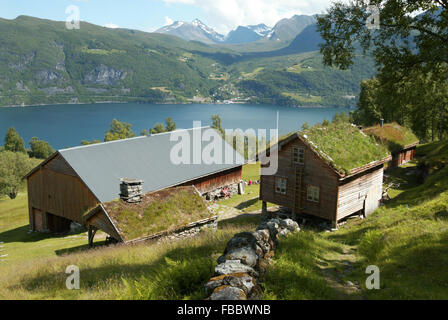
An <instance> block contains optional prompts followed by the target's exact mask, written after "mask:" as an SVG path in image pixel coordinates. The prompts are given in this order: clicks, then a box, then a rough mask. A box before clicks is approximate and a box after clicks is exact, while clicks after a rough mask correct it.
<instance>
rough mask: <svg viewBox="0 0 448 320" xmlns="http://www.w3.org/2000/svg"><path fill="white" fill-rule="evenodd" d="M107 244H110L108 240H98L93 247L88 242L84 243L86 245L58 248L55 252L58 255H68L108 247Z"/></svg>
mask: <svg viewBox="0 0 448 320" xmlns="http://www.w3.org/2000/svg"><path fill="white" fill-rule="evenodd" d="M86 241H87V240H86ZM107 246H108V245H107V244H106V241H98V242H95V243H94V247H93V248H92V247H90V246H89V245H88V244H84V245H80V246H77V247H72V248H66V249H61V250H56V251H55V253H56V255H57V256H66V255H69V254H74V253H81V252H85V251H89V250H92V249H98V248H102V247H107Z"/></svg>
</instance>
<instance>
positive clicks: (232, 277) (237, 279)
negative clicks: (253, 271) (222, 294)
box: [205, 273, 256, 295]
mask: <svg viewBox="0 0 448 320" xmlns="http://www.w3.org/2000/svg"><path fill="white" fill-rule="evenodd" d="M224 285H226V286H231V287H235V288H238V289H241V290H243V291H244V293H245V294H246V295H247V294H249V293H250V292H251V291H252V290H253V289H254V287H255V286H256V281H255V279H254V278H253V277H251V276H250V275H248V274H247V273H233V274H226V275H221V276H218V277H214V278H211V279H210V281H209V282H207V283H206V284H205V290H206V292H207V294H210V293H212V292H213V291H214V290H215V289H216V288H218V287H221V286H224Z"/></svg>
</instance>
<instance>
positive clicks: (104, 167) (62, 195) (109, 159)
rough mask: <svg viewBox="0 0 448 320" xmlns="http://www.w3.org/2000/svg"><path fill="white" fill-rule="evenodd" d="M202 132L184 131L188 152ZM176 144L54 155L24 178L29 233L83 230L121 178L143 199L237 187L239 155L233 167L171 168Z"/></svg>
mask: <svg viewBox="0 0 448 320" xmlns="http://www.w3.org/2000/svg"><path fill="white" fill-rule="evenodd" d="M204 129H208V128H194V129H189V130H183V131H185V132H184V133H185V134H184V136H185V137H188V138H186V139H191V141H189V143H188V145H190V147H191V149H192V148H193V145H194V143H195V142H194V141H193V139H194V137H195V136H199V137H201V136H202V130H204ZM199 142H200V141H199ZM213 142H214V143H216V144H217V148H221V147H222V148H223V152H222V154H226V152H229V151H228V150H229V149H230V150H231V152H234V150H233V148H232V146H230V145H229V144H228V143H227V142H225V141H224V140H223V139H221V140H220V141H216V139H215V141H213ZM176 144H178V141H171V139H170V134H169V133H166V134H159V135H152V136H148V137H146V136H144V137H137V138H132V139H125V140H118V141H112V142H107V143H100V144H94V145H89V146H82V147H75V148H70V149H65V150H60V151H57V152H56V153H55V154H53V155H52V156H51V157H49V158H48V159H47V160H46V161H44V162H43V163H41V164H40V165H39V166H38V167H36V168H35V169H33V170H32V171H31V172H30V173H29V174H28V175H27V184H28V208H29V221H30V227H31V229H32V230H33V231H53V232H61V231H66V230H68V229H69V227H70V223H71V222H73V221H74V222H77V223H80V224H84V223H85V220H84V218H83V215H84V214H85V213H86V212H88V211H90V210H92V209H93V208H97V207H98V205H99V204H103V203H108V202H110V201H114V200H116V199H118V198H120V182H121V179H122V178H130V179H139V180H143V182H144V183H143V189H142V192H143V193H144V194H147V193H152V192H156V191H160V190H165V189H169V188H172V187H176V186H192V185H194V186H195V187H196V189H197V190H198V191H199V192H200V193H201V194H206V193H208V192H212V191H214V190H216V189H218V188H220V187H224V186H228V185H232V184H238V183H239V182H240V181H241V177H242V164H243V163H244V158H242V156H240V155H239V154H236V155H235V161H234V163H233V164H219V163H211V164H206V163H204V162H202V163H199V164H183V163H182V164H176V163H173V161H171V152H172V150H173V147H174V146H175V145H176ZM209 144H210V143H207V145H209ZM199 147H200V148H201V146H199ZM190 151H191V150H190ZM190 153H191V154H193V152H192V151H191V152H190Z"/></svg>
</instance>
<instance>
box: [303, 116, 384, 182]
mask: <svg viewBox="0 0 448 320" xmlns="http://www.w3.org/2000/svg"><path fill="white" fill-rule="evenodd" d="M300 135H301V136H302V137H303V138H305V139H306V140H307V141H308V142H309V143H310V144H311V145H312V146H313V148H314V149H315V150H316V151H317V152H319V154H320V155H321V156H322V158H323V159H325V160H326V161H327V162H328V163H329V164H330V165H331V166H332V167H333V168H335V169H336V170H338V171H339V172H341V173H345V174H350V172H351V171H352V170H353V169H356V168H359V167H362V166H364V165H366V164H369V163H371V162H374V161H378V160H382V159H384V158H386V157H387V156H388V155H389V152H388V150H387V148H385V147H384V146H382V145H378V144H377V143H376V142H375V139H374V138H372V137H369V136H366V135H364V134H363V133H362V132H361V131H360V130H359V129H358V128H357V127H355V126H352V125H351V124H348V123H330V124H327V125H315V126H313V127H311V128H310V129H307V130H304V131H301V132H300Z"/></svg>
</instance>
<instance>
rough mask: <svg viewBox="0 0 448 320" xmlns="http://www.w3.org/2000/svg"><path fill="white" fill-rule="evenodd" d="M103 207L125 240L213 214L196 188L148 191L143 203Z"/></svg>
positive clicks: (178, 226)
mask: <svg viewBox="0 0 448 320" xmlns="http://www.w3.org/2000/svg"><path fill="white" fill-rule="evenodd" d="M103 206H104V208H105V209H106V211H107V212H108V214H109V216H110V218H111V219H112V220H113V222H114V224H115V225H116V227H117V229H118V230H119V232H120V234H121V236H122V237H123V240H124V241H131V240H136V239H142V238H146V237H150V236H153V235H156V234H158V233H161V232H171V231H175V230H177V229H180V228H182V227H185V226H187V225H188V224H190V223H193V222H196V221H200V220H204V219H208V218H212V217H213V214H212V213H211V212H210V211H209V210H208V208H207V206H206V204H205V202H204V200H203V199H202V197H201V196H200V195H199V194H198V193H197V192H196V191H195V189H194V188H193V187H178V188H171V189H165V190H162V191H159V192H155V193H149V194H146V195H144V196H143V198H142V201H141V202H140V203H135V204H130V203H126V202H124V201H122V200H116V201H111V202H108V203H105V204H103Z"/></svg>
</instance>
